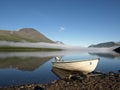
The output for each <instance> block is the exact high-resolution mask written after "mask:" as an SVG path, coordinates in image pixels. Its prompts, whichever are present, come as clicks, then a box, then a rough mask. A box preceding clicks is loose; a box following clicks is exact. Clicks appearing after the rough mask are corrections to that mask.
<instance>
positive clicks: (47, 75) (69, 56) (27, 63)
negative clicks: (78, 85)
mask: <svg viewBox="0 0 120 90" xmlns="http://www.w3.org/2000/svg"><path fill="white" fill-rule="evenodd" d="M106 54H107V55H106ZM55 56H62V57H63V59H64V60H73V59H75V60H76V59H80V60H82V59H92V58H96V57H99V58H100V61H99V63H98V66H97V68H96V70H95V71H101V72H109V71H115V72H116V71H118V70H120V54H116V53H108V52H107V53H99V54H98V52H96V53H95V52H92V51H91V52H89V53H88V52H87V51H86V52H83V51H55V52H53V51H52V52H0V86H11V85H19V84H29V83H49V82H51V81H52V80H56V79H59V78H58V77H57V76H56V75H55V74H54V73H53V72H55V73H56V74H57V73H60V74H61V75H59V77H61V78H64V76H62V75H65V76H67V75H69V74H76V73H75V72H67V75H66V71H65V72H63V71H60V70H54V69H53V70H52V63H51V62H53V61H54V59H53V58H54V57H55ZM51 70H52V71H53V72H52V71H51Z"/></svg>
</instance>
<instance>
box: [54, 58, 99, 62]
mask: <svg viewBox="0 0 120 90" xmlns="http://www.w3.org/2000/svg"><path fill="white" fill-rule="evenodd" d="M95 60H98V61H99V60H100V58H95V59H90V60H79V61H58V62H56V61H54V62H52V63H74V62H84V61H95Z"/></svg>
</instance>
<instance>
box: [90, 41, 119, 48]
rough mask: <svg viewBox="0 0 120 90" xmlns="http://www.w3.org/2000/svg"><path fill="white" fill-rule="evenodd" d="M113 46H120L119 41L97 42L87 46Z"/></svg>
mask: <svg viewBox="0 0 120 90" xmlns="http://www.w3.org/2000/svg"><path fill="white" fill-rule="evenodd" d="M113 46H120V43H119V42H104V43H99V44H96V45H90V46H89V47H97V48H102V47H113Z"/></svg>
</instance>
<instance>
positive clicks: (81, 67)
mask: <svg viewBox="0 0 120 90" xmlns="http://www.w3.org/2000/svg"><path fill="white" fill-rule="evenodd" d="M98 61H99V59H92V60H82V61H59V62H52V66H53V67H56V68H61V69H66V70H71V71H80V72H83V73H84V74H87V73H90V72H92V71H94V70H95V68H96V66H97V64H98Z"/></svg>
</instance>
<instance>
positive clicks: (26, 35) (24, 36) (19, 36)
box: [0, 28, 53, 43]
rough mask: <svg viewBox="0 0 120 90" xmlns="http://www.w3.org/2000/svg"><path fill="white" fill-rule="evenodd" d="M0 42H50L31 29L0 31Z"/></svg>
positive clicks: (50, 41)
mask: <svg viewBox="0 0 120 90" xmlns="http://www.w3.org/2000/svg"><path fill="white" fill-rule="evenodd" d="M0 40H3V41H13V42H48V43H53V41H52V40H50V39H49V38H47V37H46V36H44V35H43V34H42V33H40V32H38V31H37V30H35V29H33V28H23V29H20V30H17V31H15V30H14V31H10V30H0Z"/></svg>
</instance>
